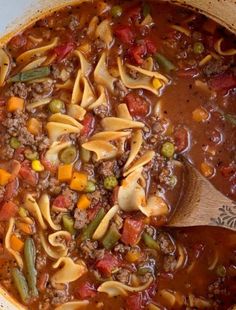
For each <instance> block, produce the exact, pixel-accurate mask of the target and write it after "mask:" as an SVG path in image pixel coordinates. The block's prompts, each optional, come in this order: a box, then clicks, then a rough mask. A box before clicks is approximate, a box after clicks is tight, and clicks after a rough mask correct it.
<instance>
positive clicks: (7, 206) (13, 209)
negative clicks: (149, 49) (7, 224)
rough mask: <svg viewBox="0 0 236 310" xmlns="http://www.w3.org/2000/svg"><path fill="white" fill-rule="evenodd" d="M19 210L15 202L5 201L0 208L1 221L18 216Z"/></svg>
mask: <svg viewBox="0 0 236 310" xmlns="http://www.w3.org/2000/svg"><path fill="white" fill-rule="evenodd" d="M17 211H18V207H17V205H16V204H15V203H14V202H12V201H8V202H5V203H4V204H3V205H2V206H1V208H0V221H9V220H10V218H11V217H15V216H16V213H17Z"/></svg>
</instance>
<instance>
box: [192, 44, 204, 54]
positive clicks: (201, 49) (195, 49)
mask: <svg viewBox="0 0 236 310" xmlns="http://www.w3.org/2000/svg"><path fill="white" fill-rule="evenodd" d="M193 52H194V54H202V53H203V52H204V45H203V44H202V43H201V42H195V43H194V45H193Z"/></svg>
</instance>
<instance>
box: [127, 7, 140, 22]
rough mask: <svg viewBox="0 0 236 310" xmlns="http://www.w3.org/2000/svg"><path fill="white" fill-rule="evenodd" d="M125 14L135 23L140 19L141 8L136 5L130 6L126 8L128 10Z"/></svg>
mask: <svg viewBox="0 0 236 310" xmlns="http://www.w3.org/2000/svg"><path fill="white" fill-rule="evenodd" d="M125 13H126V14H125V15H126V16H128V18H130V19H132V20H133V21H136V20H138V19H140V18H141V7H140V6H137V5H135V6H132V7H130V8H128V10H127V11H126V12H125Z"/></svg>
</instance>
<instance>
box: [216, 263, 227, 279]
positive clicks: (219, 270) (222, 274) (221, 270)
mask: <svg viewBox="0 0 236 310" xmlns="http://www.w3.org/2000/svg"><path fill="white" fill-rule="evenodd" d="M216 274H217V275H218V276H219V277H225V276H226V268H225V266H223V265H219V266H217V268H216Z"/></svg>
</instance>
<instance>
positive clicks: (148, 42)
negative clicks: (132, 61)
mask: <svg viewBox="0 0 236 310" xmlns="http://www.w3.org/2000/svg"><path fill="white" fill-rule="evenodd" d="M145 45H146V48H147V52H148V53H149V54H155V53H156V52H157V47H156V44H155V43H154V42H153V41H152V40H151V39H145Z"/></svg>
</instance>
